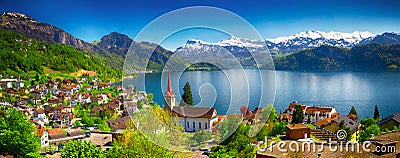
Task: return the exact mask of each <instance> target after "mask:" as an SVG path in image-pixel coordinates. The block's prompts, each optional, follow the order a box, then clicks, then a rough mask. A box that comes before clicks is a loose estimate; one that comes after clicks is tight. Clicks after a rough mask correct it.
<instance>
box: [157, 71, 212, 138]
mask: <svg viewBox="0 0 400 158" xmlns="http://www.w3.org/2000/svg"><path fill="white" fill-rule="evenodd" d="M163 108H164V109H165V110H169V111H171V113H172V114H173V115H175V116H177V117H178V118H177V120H176V121H177V122H178V123H179V124H181V125H182V126H183V127H184V129H185V131H187V132H195V131H198V130H210V129H211V127H212V125H213V124H214V122H217V121H218V113H217V110H216V109H215V108H204V107H193V106H177V104H176V99H175V95H174V92H173V90H172V87H171V77H170V73H169V72H168V88H167V91H166V92H165V94H164V107H163Z"/></svg>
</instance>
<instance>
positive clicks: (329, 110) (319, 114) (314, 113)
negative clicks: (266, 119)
mask: <svg viewBox="0 0 400 158" xmlns="http://www.w3.org/2000/svg"><path fill="white" fill-rule="evenodd" d="M296 105H300V106H301V108H302V110H303V115H304V122H317V121H320V120H323V119H326V118H335V117H339V113H338V112H337V111H336V109H335V107H329V106H308V105H304V104H298V103H297V102H292V103H290V104H289V107H288V108H287V109H286V110H285V113H286V114H289V115H293V113H294V111H295V107H296ZM309 118H310V121H309V120H308V119H309Z"/></svg>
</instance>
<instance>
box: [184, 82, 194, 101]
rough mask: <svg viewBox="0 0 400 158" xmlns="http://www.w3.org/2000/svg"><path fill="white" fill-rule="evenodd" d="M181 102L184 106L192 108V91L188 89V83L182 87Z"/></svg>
mask: <svg viewBox="0 0 400 158" xmlns="http://www.w3.org/2000/svg"><path fill="white" fill-rule="evenodd" d="M182 100H183V101H184V103H186V105H190V106H194V104H193V96H192V89H191V88H190V84H189V82H186V84H185V87H183V94H182Z"/></svg>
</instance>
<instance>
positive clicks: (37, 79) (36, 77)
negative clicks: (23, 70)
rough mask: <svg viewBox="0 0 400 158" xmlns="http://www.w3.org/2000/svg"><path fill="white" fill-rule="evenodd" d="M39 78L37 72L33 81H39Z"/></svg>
mask: <svg viewBox="0 0 400 158" xmlns="http://www.w3.org/2000/svg"><path fill="white" fill-rule="evenodd" d="M39 80H40V78H39V74H36V76H35V81H36V82H38V83H39Z"/></svg>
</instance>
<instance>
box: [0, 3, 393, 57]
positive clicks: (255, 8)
mask: <svg viewBox="0 0 400 158" xmlns="http://www.w3.org/2000/svg"><path fill="white" fill-rule="evenodd" d="M189 6H213V7H219V8H223V9H226V10H229V11H231V12H233V13H236V14H237V15H239V16H241V17H243V18H244V19H246V20H247V21H248V22H249V23H250V24H252V25H253V26H254V27H255V28H256V29H257V30H258V32H259V33H260V34H261V36H262V37H263V38H275V37H279V36H289V35H292V34H295V33H298V32H301V31H306V30H320V31H340V32H353V31H356V30H359V31H370V32H372V33H377V34H379V33H383V32H400V27H399V26H400V9H398V6H400V2H399V1H398V0H379V1H376V0H374V1H371V0H351V1H348V0H347V1H346V0H319V1H315V0H303V1H300V0H293V1H290V0H286V1H285V0H251V1H245V0H174V1H168V0H141V1H130V0H129V1H128V0H127V1H120V0H113V1H109V0H96V1H89V0H65V1H61V0H29V1H28V0H2V1H1V2H0V11H2V12H5V11H15V12H20V13H24V14H27V15H29V16H31V17H32V18H34V19H36V20H38V21H42V22H46V23H49V24H52V25H54V26H57V27H60V28H62V29H64V30H65V31H67V32H69V33H71V34H72V35H74V36H76V37H78V38H81V39H83V40H85V41H89V42H91V41H94V40H97V39H100V38H101V37H102V36H103V35H106V34H109V33H110V32H113V31H116V32H120V33H124V34H127V35H128V36H130V37H132V38H134V37H135V36H136V35H137V34H138V32H139V31H140V30H141V29H142V28H143V27H144V26H146V25H147V24H148V23H149V22H151V21H152V20H154V19H155V18H157V17H159V16H161V15H163V14H165V13H168V12H170V11H173V10H175V9H179V8H183V7H189ZM203 31H204V30H203ZM203 31H202V30H192V31H188V32H182V33H177V34H175V35H174V37H171V38H170V40H168V42H165V43H162V45H163V46H165V47H167V48H168V49H174V48H176V47H177V46H179V45H181V44H183V43H185V41H186V40H187V39H189V38H197V39H201V40H204V41H208V42H216V41H219V40H221V39H223V38H227V35H223V34H221V33H213V34H211V33H210V34H209V35H208V36H205V35H204V33H202V32H203Z"/></svg>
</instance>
